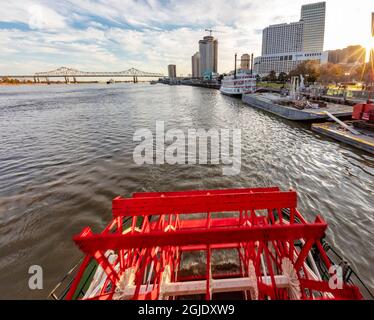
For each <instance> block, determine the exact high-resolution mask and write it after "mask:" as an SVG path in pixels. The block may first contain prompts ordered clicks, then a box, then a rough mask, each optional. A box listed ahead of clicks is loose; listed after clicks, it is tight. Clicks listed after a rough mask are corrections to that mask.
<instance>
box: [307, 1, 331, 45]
mask: <svg viewBox="0 0 374 320" xmlns="http://www.w3.org/2000/svg"><path fill="white" fill-rule="evenodd" d="M301 20H302V21H303V22H304V35H303V50H302V51H304V52H322V51H323V45H324V40H325V20H326V2H318V3H312V4H306V5H303V6H302V7H301Z"/></svg>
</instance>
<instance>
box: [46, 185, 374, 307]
mask: <svg viewBox="0 0 374 320" xmlns="http://www.w3.org/2000/svg"><path fill="white" fill-rule="evenodd" d="M196 213H199V215H196ZM326 229H327V224H326V222H325V221H324V220H323V218H322V217H321V216H317V217H316V219H315V221H314V222H313V223H309V222H308V221H307V220H306V219H305V218H304V217H303V216H302V215H301V213H300V212H299V211H298V210H297V194H296V192H295V191H287V192H282V191H280V190H279V188H277V187H274V188H257V189H253V188H251V189H229V190H202V191H188V192H156V193H155V192H150V193H147V192H146V193H135V194H133V196H132V198H127V199H124V198H121V197H118V198H116V199H114V200H113V220H112V221H111V222H110V224H109V225H108V227H107V228H106V229H105V230H104V231H103V232H102V233H99V234H94V233H93V232H92V231H91V229H90V228H85V229H84V230H83V231H82V232H81V233H80V234H79V235H77V236H76V237H74V241H75V243H76V244H77V245H78V247H79V248H80V249H81V250H82V251H83V253H84V254H85V258H84V259H83V262H82V263H81V264H80V266H79V268H78V267H77V268H75V269H74V271H73V270H72V271H71V272H70V274H69V276H73V275H74V276H73V277H72V279H73V280H72V281H67V282H68V286H67V288H65V287H64V286H63V285H60V286H58V287H57V288H55V290H54V291H53V292H52V297H53V298H63V299H68V300H70V299H88V300H110V299H118V300H126V299H147V300H150V299H178V298H181V297H185V296H190V297H191V296H192V295H193V296H194V297H195V298H199V297H200V298H202V299H208V300H210V299H216V298H219V296H220V294H222V293H231V294H233V295H235V297H237V298H238V299H245V300H258V299H260V300H261V299H264V300H267V299H271V300H274V299H277V300H289V299H294V300H301V299H303V300H304V299H305V300H316V299H361V298H362V297H363V293H364V292H365V297H369V298H370V297H371V298H372V297H373V296H372V295H371V293H370V291H369V290H368V289H367V288H366V286H365V284H364V283H363V282H362V281H360V280H359V278H358V277H356V274H355V273H354V272H353V270H352V269H351V268H350V267H349V266H348V265H347V264H344V265H341V266H340V267H341V268H342V270H343V271H342V273H341V275H342V277H341V278H339V279H340V280H341V283H340V282H338V284H339V286H331V285H330V284H331V283H332V282H330V280H331V279H333V277H334V274H332V273H331V270H335V269H336V268H335V269H334V268H333V267H334V266H335V267H337V266H339V259H338V260H334V258H332V255H331V254H329V253H330V250H329V246H328V245H326V243H325V242H324V240H323V238H324V235H325V232H326ZM221 251H225V252H226V254H227V252H230V256H231V259H230V262H227V261H226V259H225V260H224V261H223V260H221V259H217V256H219V253H220V252H221ZM196 252H199V254H196ZM201 253H203V255H204V256H205V257H206V259H205V261H206V264H205V265H203V266H201V267H199V268H198V271H199V270H200V271H199V272H195V271H196V270H190V268H189V266H191V265H196V264H199V261H200V264H201V260H199V259H198V257H199V256H200V255H201ZM186 256H188V257H189V259H190V260H189V263H186ZM226 256H227V255H226ZM336 256H337V257H338V258H340V260H342V258H341V257H340V256H339V255H336ZM194 258H195V260H196V261H193V263H191V259H194ZM342 261H343V260H342ZM69 276H68V277H67V278H69ZM339 279H338V280H339ZM357 279H358V280H357ZM340 280H339V281H340ZM334 283H335V282H334ZM366 291H367V292H366Z"/></svg>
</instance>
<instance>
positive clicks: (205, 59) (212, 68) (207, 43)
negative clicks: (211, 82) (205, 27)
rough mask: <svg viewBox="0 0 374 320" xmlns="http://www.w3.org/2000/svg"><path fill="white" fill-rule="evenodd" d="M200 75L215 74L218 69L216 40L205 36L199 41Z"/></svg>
mask: <svg viewBox="0 0 374 320" xmlns="http://www.w3.org/2000/svg"><path fill="white" fill-rule="evenodd" d="M199 52H200V73H201V75H202V76H204V75H205V74H211V73H216V72H217V69H218V40H217V39H214V37H212V36H206V37H204V38H203V40H200V41H199Z"/></svg>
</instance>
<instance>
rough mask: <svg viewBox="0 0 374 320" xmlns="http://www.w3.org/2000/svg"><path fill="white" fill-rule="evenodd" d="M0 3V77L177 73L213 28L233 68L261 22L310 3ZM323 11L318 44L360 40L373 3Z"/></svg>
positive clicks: (295, 13)
mask: <svg viewBox="0 0 374 320" xmlns="http://www.w3.org/2000/svg"><path fill="white" fill-rule="evenodd" d="M0 2H1V8H2V15H1V16H0V46H1V48H2V50H0V61H9V63H2V64H1V65H0V67H1V69H0V74H1V73H24V72H26V70H27V71H29V72H39V71H45V70H48V69H51V68H57V67H59V66H61V65H66V66H71V67H74V68H77V69H82V70H87V71H94V70H98V71H99V70H100V71H104V70H113V71H120V70H124V69H128V68H130V67H136V68H139V69H142V70H144V71H151V72H163V73H166V71H167V70H166V67H167V65H168V64H170V63H173V64H176V65H177V72H178V74H184V75H187V74H189V73H191V71H190V69H191V66H190V64H191V55H192V54H194V53H195V52H196V51H197V50H198V41H199V40H200V39H201V38H202V37H203V36H204V35H205V34H206V32H205V31H204V29H206V28H212V29H214V30H218V31H220V32H219V33H215V34H214V35H215V36H216V37H218V39H219V71H220V72H227V71H230V70H231V69H232V68H233V57H234V54H235V53H238V54H242V53H252V52H254V53H255V54H256V55H258V54H260V53H261V52H260V50H261V37H262V29H263V28H264V27H266V26H268V25H269V24H273V23H279V22H292V21H297V20H298V19H299V16H300V7H301V5H302V4H304V3H311V2H315V1H313V0H287V1H286V0H252V1H249V0H233V1H227V0H215V1H208V0H206V1H201V0H185V1H183V0H69V1H52V0H23V1H13V2H10V1H5V0H0ZM327 10H328V12H327V23H326V26H327V30H326V48H328V49H333V48H339V47H343V46H345V45H348V44H354V43H364V42H365V43H366V42H367V41H366V40H367V39H366V37H368V34H369V31H370V30H369V22H370V21H369V19H370V15H369V13H370V12H371V11H374V1H372V0H360V1H356V2H353V1H350V0H327ZM25 26H27V28H25ZM365 28H367V29H368V30H367V34H366V32H363V31H362V30H365ZM357 30H361V31H360V32H357ZM365 39H366V40H365Z"/></svg>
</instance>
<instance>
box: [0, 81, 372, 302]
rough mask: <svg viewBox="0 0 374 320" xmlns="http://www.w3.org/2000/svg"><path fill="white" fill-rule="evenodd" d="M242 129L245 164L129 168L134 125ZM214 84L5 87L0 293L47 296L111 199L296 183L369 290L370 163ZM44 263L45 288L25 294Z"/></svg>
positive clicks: (307, 209) (305, 204) (0, 95)
mask: <svg viewBox="0 0 374 320" xmlns="http://www.w3.org/2000/svg"><path fill="white" fill-rule="evenodd" d="M156 120H163V121H165V126H166V127H167V129H168V128H181V129H184V130H186V129H187V128H205V129H210V128H241V129H242V167H241V173H240V175H238V176H234V177H225V176H223V175H222V168H221V166H219V165H216V166H214V165H211V166H202V165H195V166H189V165H175V166H170V165H163V166H156V165H154V166H152V165H147V166H142V167H138V166H137V165H135V164H134V161H133V157H132V152H133V149H134V147H135V146H136V144H135V143H134V142H133V134H134V132H135V130H136V129H139V128H149V129H151V130H152V131H153V132H154V131H155V122H156ZM309 128H310V125H308V124H295V123H293V122H289V121H284V120H282V119H279V118H277V117H274V116H272V115H269V114H266V113H263V112H262V111H258V110H256V109H252V108H250V107H248V106H246V105H244V104H243V103H242V102H241V101H240V100H237V99H233V98H229V97H225V96H222V95H220V93H219V92H218V91H215V90H209V89H202V88H195V87H187V86H164V85H155V86H151V85H146V84H137V85H133V84H131V85H130V84H116V85H109V86H108V85H67V86H65V85H56V86H53V85H52V86H22V87H21V86H20V87H0V139H1V140H0V141H1V144H0V298H29V299H31V298H45V297H46V296H47V294H48V293H49V291H50V290H51V289H52V288H53V287H54V285H55V284H56V283H57V282H58V281H59V280H60V279H61V278H62V276H63V275H64V274H65V273H66V272H67V271H68V270H69V268H70V267H71V266H72V265H73V264H74V263H75V262H76V261H77V260H78V259H79V258H80V257H81V254H80V252H79V250H78V249H77V248H76V247H75V245H74V244H73V242H72V240H71V239H72V236H73V235H75V234H77V233H78V232H80V231H81V229H82V228H83V227H85V226H91V227H93V230H94V231H96V232H98V231H100V230H101V229H102V228H104V227H105V225H106V224H107V222H108V221H109V219H110V217H111V200H112V198H114V197H115V196H117V195H123V196H129V195H131V193H132V192H136V191H166V190H189V189H203V188H207V189H209V188H210V189H211V188H232V187H254V186H280V187H281V188H282V189H284V190H286V189H288V188H294V189H296V190H297V191H298V193H299V208H300V210H301V211H302V212H303V213H304V214H305V215H306V216H307V217H308V218H309V219H313V218H314V216H315V215H316V214H318V213H320V214H322V215H323V216H324V218H325V219H326V220H327V221H328V223H329V232H328V238H329V241H330V242H331V243H332V244H333V245H334V246H336V247H337V249H339V250H340V251H342V252H343V253H344V255H345V256H346V258H347V260H349V261H350V262H351V264H352V265H353V266H354V267H355V268H356V269H357V270H358V272H359V273H360V275H361V276H362V277H363V278H364V279H365V280H366V282H367V284H368V285H369V286H370V287H371V288H374V272H373V262H374V254H373V252H374V158H373V156H371V155H369V154H367V153H365V152H361V151H359V150H356V149H354V148H351V147H349V146H346V145H343V144H340V143H338V142H335V141H332V140H330V139H327V138H324V137H322V136H320V135H317V134H315V133H313V132H311V131H310V130H309ZM30 265H41V266H42V267H43V270H44V280H45V281H44V290H42V291H30V290H29V289H28V277H29V275H28V268H29V266H30Z"/></svg>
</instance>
